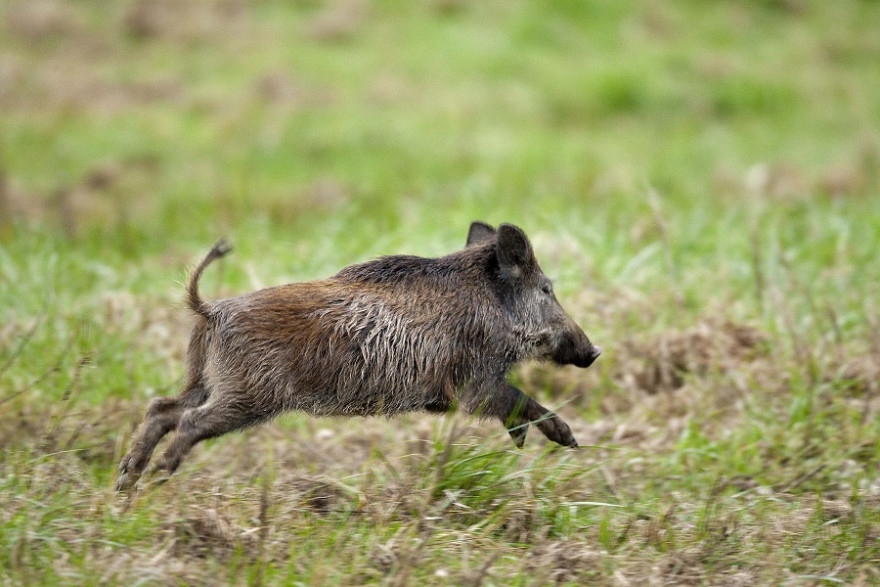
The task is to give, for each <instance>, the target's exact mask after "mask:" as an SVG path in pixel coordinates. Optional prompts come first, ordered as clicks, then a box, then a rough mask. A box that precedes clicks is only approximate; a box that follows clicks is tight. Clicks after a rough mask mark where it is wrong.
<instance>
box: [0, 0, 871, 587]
mask: <svg viewBox="0 0 880 587" xmlns="http://www.w3.org/2000/svg"><path fill="white" fill-rule="evenodd" d="M0 26H2V29H0V446H2V449H3V451H2V454H0V582H2V583H3V584H59V583H63V584H98V583H102V584H154V583H157V584H169V583H173V584H181V583H194V584H208V583H211V584H215V583H217V582H221V583H236V584H239V583H250V584H264V583H265V584H303V585H316V584H331V585H332V584H341V585H351V584H362V583H373V582H375V583H387V584H395V585H403V584H413V585H418V584H424V583H426V582H427V583H433V584H472V585H479V584H485V585H502V584H504V585H509V584H513V585H542V584H548V583H553V582H557V583H571V584H582V583H585V582H590V583H598V584H620V585H630V584H631V585H641V584H646V583H649V584H651V583H653V584H712V585H726V584H731V585H753V584H781V583H786V584H796V585H810V584H838V583H845V584H874V583H878V582H880V474H878V469H877V463H878V457H880V422H878V417H877V416H878V410H880V396H878V380H880V334H878V333H880V308H878V302H877V300H878V299H880V289H878V285H877V284H878V283H880V263H877V261H876V251H877V250H878V249H880V197H878V196H880V92H878V91H877V88H878V87H880V37H878V35H877V32H876V31H877V30H878V28H880V6H878V5H877V4H876V3H874V2H868V1H855V0H844V1H841V2H811V1H809V0H773V1H771V0H765V1H758V0H754V1H749V2H723V1H720V2H714V3H710V4H704V3H697V2H678V3H662V4H657V3H653V2H606V1H600V2H589V3H582V2H508V1H504V2H502V1H487V2H479V3H469V2H462V1H458V0H426V1H424V2H414V3H408V2H391V1H383V2H375V3H371V2H366V1H357V0H342V1H339V2H329V1H328V2H319V1H307V0H303V1H298V2H270V1H258V0H253V1H251V2H248V1H246V0H204V1H202V0H131V1H121V0H120V1H117V2H98V1H94V0H82V1H80V2H75V3H73V2H61V1H58V0H27V1H26V0H3V1H0ZM473 219H483V220H486V221H489V222H492V223H498V222H503V221H510V222H514V223H517V224H519V225H521V226H522V227H523V228H524V229H525V230H526V231H527V232H528V233H529V234H530V235H531V236H532V238H533V242H534V244H535V247H536V249H537V253H538V257H539V260H540V261H541V262H542V264H543V266H544V269H545V271H546V272H547V273H548V274H550V275H551V276H553V277H554V278H555V280H556V287H557V291H558V294H559V296H560V298H561V299H562V301H563V304H564V305H565V306H566V307H567V308H568V309H569V310H570V311H571V313H572V314H573V315H574V316H575V317H576V318H577V319H578V321H579V322H580V323H581V324H582V325H583V326H584V327H585V330H586V331H587V333H588V334H589V335H590V336H591V338H592V339H593V340H594V341H595V342H596V343H597V344H599V345H601V346H602V347H603V349H605V353H604V354H603V356H602V358H601V359H600V360H599V361H598V362H597V364H596V365H595V366H593V367H592V368H590V369H589V370H587V371H583V372H581V371H578V370H575V369H559V368H554V367H550V366H546V365H525V366H523V367H522V368H521V369H520V370H518V371H517V372H516V373H515V374H514V375H513V378H514V379H515V380H517V381H518V383H519V384H521V385H522V387H523V388H524V389H526V390H528V391H529V392H530V393H531V394H533V395H535V396H536V397H537V398H539V399H540V401H542V402H543V403H545V404H547V405H550V406H554V407H557V408H558V409H559V411H560V413H561V414H562V415H563V417H564V418H565V419H566V420H567V421H568V422H569V423H570V424H571V425H572V428H573V429H574V430H575V433H576V436H577V438H578V440H579V441H580V442H581V444H582V445H590V446H587V447H584V448H581V449H579V450H577V451H571V450H565V451H555V450H552V448H551V447H550V446H548V445H547V444H546V443H545V442H544V441H543V440H542V439H541V438H539V436H540V435H539V434H537V433H536V432H532V434H531V435H530V439H529V443H528V446H527V447H526V448H525V449H524V450H522V451H517V450H513V449H512V447H511V446H510V443H509V440H508V439H507V435H506V433H505V432H504V431H503V430H500V429H499V428H498V427H497V426H495V425H494V424H492V425H491V426H488V425H487V426H482V425H481V424H479V423H478V422H474V421H472V420H469V419H467V418H464V417H459V416H455V417H449V418H437V417H430V416H421V415H412V416H407V417H404V418H400V419H395V420H393V421H389V420H383V419H359V420H344V419H338V420H331V419H321V420H316V419H313V418H310V417H307V416H304V415H301V414H291V415H289V416H286V417H284V418H282V419H280V420H278V421H277V422H274V423H272V424H270V425H267V426H264V427H262V428H259V429H256V430H251V431H248V432H246V433H243V434H239V435H231V436H229V437H225V438H221V439H218V440H216V441H213V442H210V443H206V444H205V445H204V446H200V447H199V448H197V449H196V450H195V451H194V453H193V455H192V457H191V458H190V459H189V460H188V461H186V462H185V464H184V466H183V467H182V469H181V470H180V471H179V472H178V474H177V475H176V476H175V477H174V478H173V479H172V480H171V481H170V482H169V483H167V484H165V485H163V486H161V487H159V488H157V489H154V490H152V491H145V492H141V493H139V494H137V495H136V496H135V497H134V498H131V499H128V498H125V497H120V496H118V495H115V494H114V493H113V491H112V488H113V482H114V480H115V465H116V463H117V462H118V460H119V458H120V457H121V455H122V453H123V452H124V451H125V450H126V448H127V445H128V442H129V440H130V435H131V432H132V430H133V428H134V427H135V426H136V425H137V424H138V422H139V421H140V418H141V417H142V416H143V412H144V409H145V407H146V404H147V403H148V401H149V399H150V398H151V397H153V396H156V395H165V394H171V393H175V392H176V390H177V388H178V386H179V385H180V383H181V380H182V375H183V373H182V355H183V353H184V351H185V343H186V339H187V332H188V324H189V322H188V321H189V318H188V317H187V315H186V313H185V312H184V311H183V310H182V304H181V299H182V295H181V294H182V288H181V285H180V283H181V282H182V280H183V279H184V278H185V275H186V269H187V268H188V267H190V266H191V265H192V264H193V263H194V262H195V261H196V260H197V259H199V258H200V257H201V255H203V254H204V252H206V251H207V249H208V247H209V246H210V244H211V243H212V242H213V241H214V240H215V239H216V238H217V237H218V236H228V237H230V238H231V239H232V240H233V241H234V242H235V244H236V252H235V254H234V255H233V256H231V257H230V258H229V259H228V260H224V261H223V262H222V263H221V264H219V265H218V267H212V269H211V271H210V272H209V274H207V275H206V277H205V280H204V286H205V287H204V291H205V293H206V295H209V296H212V297H220V296H225V295H231V294H233V293H237V292H243V291H247V290H250V289H254V288H257V287H261V286H265V285H271V284H276V283H282V282H287V281H293V280H302V279H310V278H316V277H321V276H326V275H329V274H332V273H334V272H335V271H337V270H338V269H339V268H341V267H343V266H345V265H347V264H350V263H353V262H356V261H361V260H365V259H368V258H371V257H374V256H377V255H380V254H388V253H398V252H403V253H412V254H421V255H426V256H427V255H439V254H443V253H446V252H449V251H451V250H454V249H456V248H458V247H460V246H462V245H463V241H464V237H465V234H466V231H467V226H468V223H469V222H470V220H473Z"/></svg>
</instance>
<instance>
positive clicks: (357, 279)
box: [116, 222, 600, 490]
mask: <svg viewBox="0 0 880 587" xmlns="http://www.w3.org/2000/svg"><path fill="white" fill-rule="evenodd" d="M229 250H230V249H229V247H228V246H227V245H226V244H225V243H222V242H220V243H218V244H217V245H215V246H214V248H213V249H211V251H210V253H209V254H208V255H207V257H205V259H204V260H203V261H202V262H201V263H200V264H199V266H198V267H197V268H196V270H195V271H194V272H193V274H192V277H191V279H190V282H189V285H188V287H187V303H188V305H189V306H190V308H192V310H193V311H194V312H195V313H196V314H197V315H198V317H199V318H198V323H197V324H196V325H195V327H194V329H193V333H192V336H191V339H190V345H189V350H188V352H187V379H186V384H185V387H184V390H183V392H182V393H181V394H180V395H179V396H177V397H172V398H157V399H155V400H153V402H152V403H151V404H150V407H149V409H148V411H147V416H146V420H145V422H144V424H143V426H142V428H141V430H140V431H139V433H138V435H137V437H136V439H135V441H134V443H133V444H132V447H131V450H130V451H129V452H128V454H126V455H125V457H124V458H123V459H122V462H121V463H120V466H119V473H120V476H119V479H118V480H117V484H116V488H117V490H121V489H125V488H128V487H130V486H132V485H133V484H134V483H135V482H136V481H137V479H138V478H139V477H140V475H141V474H142V472H143V470H144V468H145V467H146V465H147V463H148V462H149V460H150V457H151V455H152V453H153V450H154V449H155V447H156V445H157V444H158V442H159V441H160V440H161V438H162V437H163V436H164V435H165V434H167V433H168V432H170V431H172V430H174V431H175V432H176V434H175V436H174V439H173V440H172V442H171V444H170V446H169V447H168V449H167V450H166V452H165V454H164V455H163V456H162V458H161V460H160V461H159V463H158V464H157V465H156V468H157V469H159V470H164V471H166V472H167V473H168V474H170V473H172V472H174V470H175V469H177V467H178V466H179V464H180V462H181V460H182V459H183V458H184V457H185V456H186V454H187V453H188V452H189V451H190V449H191V448H192V447H193V446H194V445H195V444H196V443H198V442H200V441H202V440H205V439H208V438H213V437H216V436H220V435H222V434H225V433H227V432H230V431H233V430H236V429H240V428H244V427H246V426H251V425H254V424H257V423H260V422H263V421H265V420H268V419H270V418H272V417H274V416H276V415H278V414H280V413H282V412H285V411H289V410H301V411H304V412H308V413H310V414H316V415H334V416H335V415H357V416H367V415H376V414H385V415H391V414H396V413H401V412H411V411H428V412H447V411H449V410H452V409H454V408H455V407H456V406H459V405H460V406H462V407H463V408H464V409H465V410H467V411H468V412H469V413H472V414H476V415H478V416H481V417H493V418H497V419H499V420H501V422H502V423H503V424H504V425H505V426H507V427H508V429H509V430H510V434H511V436H512V438H513V440H514V442H515V443H516V444H517V446H522V445H523V443H524V442H525V434H526V431H527V427H528V424H529V423H533V424H535V425H536V426H537V427H538V428H539V429H540V430H541V431H542V432H543V433H544V434H545V435H546V436H547V438H549V439H550V440H553V441H555V442H557V443H559V444H562V445H564V446H577V442H576V441H575V439H574V436H573V435H572V433H571V429H570V428H569V426H568V425H567V424H566V423H565V422H563V421H562V419H561V418H559V417H558V416H557V415H555V414H553V413H550V412H549V411H548V410H547V409H546V408H544V407H543V406H541V405H540V404H538V403H537V402H536V401H535V400H533V399H532V398H530V397H528V396H527V395H525V394H523V393H522V392H521V391H520V390H519V389H517V388H516V387H514V386H512V385H510V384H509V383H508V382H507V380H506V375H507V373H508V371H509V370H510V369H511V367H512V366H513V365H514V364H516V363H517V362H519V361H522V360H525V359H529V358H544V359H550V360H553V361H555V362H557V363H560V364H575V365H578V366H581V367H587V366H589V365H590V364H591V363H592V362H593V361H594V360H595V359H596V357H597V356H598V355H599V352H600V351H599V349H598V347H595V346H593V345H592V343H591V342H590V341H589V339H588V338H587V336H586V334H584V332H583V330H581V329H580V328H579V327H578V326H577V324H575V323H574V321H573V320H572V319H571V318H570V317H569V316H568V315H567V314H566V313H565V311H564V310H563V309H562V307H561V306H560V305H559V303H558V301H557V300H556V298H555V296H554V295H553V292H552V288H551V284H550V281H549V280H548V279H547V278H546V277H545V276H544V274H543V273H542V272H541V269H540V267H539V266H538V264H537V261H536V260H535V258H534V255H533V253H532V248H531V245H530V244H529V241H528V238H527V237H526V235H525V234H524V233H523V232H522V231H521V230H520V229H519V228H517V227H515V226H512V225H508V224H502V225H501V226H500V227H499V228H498V230H497V231H496V230H495V229H494V228H492V227H490V226H489V225H487V224H483V223H480V222H475V223H473V224H472V225H471V229H470V232H469V235H468V246H467V247H466V248H465V249H463V250H461V251H458V252H455V253H452V254H450V255H447V256H444V257H439V258H436V259H425V258H421V257H413V256H403V255H398V256H389V257H383V258H380V259H377V260H374V261H369V262H366V263H362V264H359V265H353V266H351V267H347V268H345V269H343V270H342V271H340V272H339V273H337V274H336V275H335V276H333V277H330V278H328V279H325V280H321V281H311V282H305V283H292V284H288V285H282V286H277V287H271V288H267V289H263V290H259V291H256V292H253V293H250V294H246V295H243V296H240V297H236V298H230V299H225V300H219V301H215V302H206V301H204V300H202V299H201V297H200V296H199V293H198V280H199V278H200V276H201V273H202V271H203V270H204V269H205V267H207V266H208V264H210V263H211V262H212V261H213V260H215V259H217V258H220V257H222V256H223V255H225V254H226V253H227V252H229Z"/></svg>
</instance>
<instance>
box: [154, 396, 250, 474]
mask: <svg viewBox="0 0 880 587" xmlns="http://www.w3.org/2000/svg"><path fill="white" fill-rule="evenodd" d="M224 395H225V397H223V396H224ZM218 398H219V399H218ZM263 419H265V418H264V417H263V416H261V415H259V414H257V413H256V411H255V410H254V409H253V408H252V407H251V406H250V405H249V404H246V403H244V402H240V401H239V402H234V401H230V397H229V396H228V395H227V394H216V395H212V396H211V399H210V400H209V401H208V403H206V404H204V405H202V406H199V407H197V408H192V409H190V410H186V411H185V412H184V413H183V415H182V416H181V418H180V422H179V423H178V424H177V430H176V435H175V437H174V440H172V441H171V444H170V445H168V449H167V450H166V451H165V454H163V455H162V459H161V460H160V461H159V463H158V464H157V465H156V466H155V467H154V471H160V470H164V471H165V473H166V474H167V475H171V474H172V473H174V471H176V470H177V467H179V466H180V462H181V461H182V460H183V458H184V457H185V456H186V455H187V454H188V453H189V451H190V450H192V448H193V447H194V446H195V445H196V444H198V443H199V442H201V441H203V440H207V439H209V438H215V437H217V436H222V435H223V434H226V433H227V432H232V431H233V430H238V429H239V428H244V427H246V426H250V425H253V424H256V423H257V422H259V421H261V420H263Z"/></svg>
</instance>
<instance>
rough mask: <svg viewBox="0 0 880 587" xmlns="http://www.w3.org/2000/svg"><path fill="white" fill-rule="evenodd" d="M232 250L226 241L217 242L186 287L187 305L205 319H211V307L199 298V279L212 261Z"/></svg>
mask: <svg viewBox="0 0 880 587" xmlns="http://www.w3.org/2000/svg"><path fill="white" fill-rule="evenodd" d="M231 250H232V247H231V246H230V245H229V243H227V242H226V241H224V240H219V241H217V242H216V243H215V244H214V246H213V247H211V251H210V252H209V253H208V254H207V256H206V257H205V258H204V259H202V262H201V263H199V266H198V267H196V270H195V271H193V272H192V275H190V277H189V285H187V286H186V304H187V305H188V306H189V307H190V309H192V311H193V312H195V313H196V314H199V315H200V316H203V317H205V318H209V317H210V316H211V314H210V310H211V307H210V305H208V303H207V302H205V301H204V300H203V299H202V298H201V297H200V296H199V279H200V278H201V277H202V271H204V270H205V267H207V266H208V265H210V264H211V262H212V261H214V260H215V259H219V258H220V257H222V256H224V255H226V253H228V252H229V251H231Z"/></svg>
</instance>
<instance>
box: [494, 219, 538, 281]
mask: <svg viewBox="0 0 880 587" xmlns="http://www.w3.org/2000/svg"><path fill="white" fill-rule="evenodd" d="M496 254H497V255H498V264H499V265H500V266H501V269H502V270H503V271H505V272H506V273H507V274H508V275H509V276H511V277H523V276H525V275H528V274H529V273H531V272H532V270H533V269H534V267H535V264H536V261H535V256H534V254H533V253H532V245H531V244H530V243H529V239H528V237H527V236H526V234H525V233H524V232H523V231H522V230H520V229H519V228H517V227H516V226H514V225H512V224H502V225H501V226H499V227H498V249H497V252H496Z"/></svg>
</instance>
